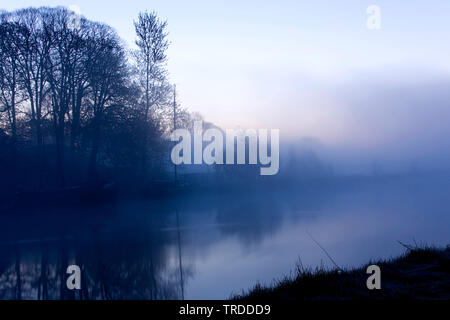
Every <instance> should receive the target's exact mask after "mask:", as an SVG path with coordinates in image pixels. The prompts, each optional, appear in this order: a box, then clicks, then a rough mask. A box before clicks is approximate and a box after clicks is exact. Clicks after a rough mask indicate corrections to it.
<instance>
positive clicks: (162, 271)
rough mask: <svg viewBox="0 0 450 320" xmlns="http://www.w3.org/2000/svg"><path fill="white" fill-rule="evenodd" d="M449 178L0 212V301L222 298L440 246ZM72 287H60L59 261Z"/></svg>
mask: <svg viewBox="0 0 450 320" xmlns="http://www.w3.org/2000/svg"><path fill="white" fill-rule="evenodd" d="M446 181H448V179H444V178H434V179H431V178H426V179H424V178H421V179H419V178H414V179H412V178H409V179H406V180H399V179H397V180H386V181H384V180H382V181H377V182H371V183H362V182H358V181H356V182H355V181H345V183H342V182H333V183H331V182H328V183H326V184H325V183H324V184H316V185H309V186H308V188H306V187H301V186H300V187H297V188H289V190H278V191H273V190H272V191H270V190H265V191H258V192H256V191H255V192H245V193H244V192H240V193H238V192H233V193H231V192H230V193H224V194H220V195H211V194H210V195H190V196H189V197H187V196H185V197H181V196H180V197H178V198H177V199H176V200H175V199H170V200H164V201H163V200H160V201H157V202H155V201H145V202H144V201H135V202H133V201H123V202H118V203H117V204H114V205H110V206H104V207H91V208H85V209H83V210H75V209H73V210H67V208H66V209H59V210H56V209H47V210H45V214H44V213H43V212H40V211H39V210H36V211H35V212H27V213H26V214H18V215H16V217H14V218H11V217H1V218H0V219H1V225H0V232H1V238H0V299H43V300H46V299H184V298H187V299H197V298H227V297H228V296H229V295H230V294H231V293H232V292H238V291H240V290H242V289H247V288H249V287H251V286H252V285H254V284H255V283H256V282H257V281H261V282H266V283H268V282H270V281H271V280H272V279H274V278H277V277H280V276H282V275H283V274H286V273H288V272H289V270H290V268H292V267H293V266H294V263H295V261H296V260H297V258H298V257H300V258H301V259H302V263H303V264H306V265H311V266H314V265H318V264H320V263H323V264H325V265H327V266H331V262H330V261H329V259H328V258H327V257H326V256H325V255H324V254H323V252H322V251H321V250H320V248H319V247H318V246H317V245H316V244H315V243H314V242H313V241H311V238H310V237H309V236H308V233H311V234H312V235H314V238H315V239H317V241H318V242H319V243H320V244H321V245H323V246H324V247H325V248H326V249H327V251H328V252H330V254H331V255H332V256H333V259H335V260H336V262H337V263H338V264H339V265H340V266H342V267H345V266H352V265H358V264H361V263H364V262H366V261H367V260H368V259H370V258H379V257H389V256H391V255H396V254H398V253H400V252H401V250H402V248H401V247H400V246H398V245H397V244H396V240H404V241H406V242H408V241H412V239H413V238H416V239H417V240H422V241H427V242H429V243H432V244H436V245H445V244H447V243H448V240H449V239H448V234H449V232H448V231H450V230H448V226H449V225H450V224H449V215H448V214H447V210H448V208H449V201H450V200H449V199H448V191H449V190H450V188H449V185H448V182H446ZM71 264H77V265H79V266H80V267H81V269H82V285H81V287H82V289H81V290H79V291H69V290H67V289H66V279H67V275H66V268H67V266H68V265H71Z"/></svg>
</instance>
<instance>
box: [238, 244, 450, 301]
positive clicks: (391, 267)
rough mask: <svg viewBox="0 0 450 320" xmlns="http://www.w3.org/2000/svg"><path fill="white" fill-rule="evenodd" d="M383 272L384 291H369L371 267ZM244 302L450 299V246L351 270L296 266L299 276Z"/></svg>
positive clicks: (245, 296)
mask: <svg viewBox="0 0 450 320" xmlns="http://www.w3.org/2000/svg"><path fill="white" fill-rule="evenodd" d="M373 264H375V265H378V266H379V267H380V269H381V289H380V290H368V289H367V286H366V281H367V278H368V277H369V276H370V274H367V273H366V270H367V267H368V266H369V265H373ZM233 299H239V300H240V299H242V300H270V301H276V300H350V299H362V300H372V299H375V300H383V299H450V246H447V248H445V249H441V248H428V247H427V248H418V247H410V246H406V252H405V253H404V254H403V255H402V256H400V257H398V258H395V259H390V260H383V261H373V262H369V263H367V264H366V265H364V266H362V267H360V268H356V269H351V270H338V269H336V270H324V269H316V270H311V269H308V268H304V267H302V266H301V265H298V266H297V270H296V274H295V275H294V276H291V277H286V278H284V279H282V280H279V281H276V282H275V283H274V284H273V285H272V286H261V285H256V286H255V287H254V288H253V289H251V290H250V291H248V292H243V293H242V294H241V295H236V296H234V297H233Z"/></svg>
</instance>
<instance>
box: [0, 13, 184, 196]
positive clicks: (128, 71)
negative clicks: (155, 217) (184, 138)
mask: <svg viewBox="0 0 450 320" xmlns="http://www.w3.org/2000/svg"><path fill="white" fill-rule="evenodd" d="M134 27H135V30H136V38H137V40H136V45H137V49H136V50H128V49H127V48H126V46H125V44H124V42H123V41H122V40H121V39H120V37H119V36H118V35H117V33H116V31H115V30H114V29H113V28H111V27H110V26H108V25H106V24H103V23H98V22H94V21H90V20H88V19H86V18H84V17H78V20H76V21H74V13H73V12H72V11H70V10H68V9H66V8H63V7H57V8H48V7H41V8H27V9H21V10H17V11H13V12H1V13H0V90H1V95H0V166H1V167H0V168H1V169H0V170H2V171H3V173H2V176H3V177H4V179H3V181H2V182H1V183H0V184H1V187H2V189H3V190H2V192H8V191H11V190H17V189H30V190H42V188H67V187H69V186H74V185H80V184H88V185H98V184H99V183H101V182H102V181H104V179H106V178H108V179H116V180H120V179H144V180H145V179H148V178H150V179H157V178H158V177H161V176H162V175H164V174H165V173H166V172H167V167H168V164H167V160H168V159H166V158H167V147H170V145H169V146H168V144H166V143H164V142H165V141H167V137H168V133H169V132H170V131H171V130H172V128H173V126H174V125H175V124H174V123H173V119H175V117H174V115H173V112H174V101H173V93H174V92H173V86H172V85H171V84H170V83H169V81H168V73H167V68H166V61H167V56H166V51H167V48H168V46H169V41H168V33H167V23H166V21H163V20H161V19H160V18H159V17H158V16H157V14H156V13H155V12H142V13H140V14H139V16H138V18H137V19H136V21H135V22H134ZM178 113H179V114H178V115H177V116H176V119H177V121H178V122H186V123H187V122H189V121H190V120H189V119H190V115H189V114H188V113H187V112H186V111H183V110H179V111H178Z"/></svg>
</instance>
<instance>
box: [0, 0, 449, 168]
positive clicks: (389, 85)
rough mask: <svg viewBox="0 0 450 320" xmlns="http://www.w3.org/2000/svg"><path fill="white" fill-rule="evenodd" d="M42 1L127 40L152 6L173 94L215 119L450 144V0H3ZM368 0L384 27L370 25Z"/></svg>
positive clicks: (336, 140) (438, 146) (371, 142)
mask: <svg viewBox="0 0 450 320" xmlns="http://www.w3.org/2000/svg"><path fill="white" fill-rule="evenodd" d="M41 5H42V6H57V5H62V6H70V5H76V6H78V7H79V8H80V11H81V13H82V14H83V15H84V16H85V17H87V18H89V19H92V20H95V21H101V22H105V23H107V24H109V25H111V26H112V27H114V28H115V29H116V30H117V32H118V34H119V35H120V36H121V37H122V38H123V39H124V40H125V41H126V42H127V43H128V45H129V46H130V47H133V46H134V39H135V35H134V27H133V19H136V17H137V14H138V13H139V11H143V10H150V11H151V10H155V11H156V12H157V13H158V14H159V16H160V17H161V18H162V19H165V20H167V22H168V31H169V39H170V42H171V45H170V48H169V51H168V58H169V60H168V70H169V72H170V80H171V81H172V82H173V83H175V84H177V89H178V96H179V99H180V103H181V104H182V105H183V107H185V108H188V109H189V110H190V111H195V112H199V113H201V114H202V115H203V116H204V118H205V120H207V121H210V122H213V123H215V124H217V125H219V126H221V127H223V128H237V127H241V128H255V129H259V128H268V129H269V128H278V129H280V134H281V136H282V137H285V138H286V137H287V138H290V139H293V140H295V139H300V138H301V137H304V136H313V137H317V138H318V139H319V140H320V141H322V142H323V143H324V144H325V145H328V146H332V148H336V149H339V150H341V152H343V150H349V151H348V152H350V153H351V151H352V152H353V154H355V152H356V153H358V152H359V153H360V154H364V155H365V156H366V157H367V158H374V157H377V156H382V155H383V154H386V153H389V154H390V155H391V156H392V157H393V158H394V157H398V158H402V157H403V158H404V159H406V158H408V159H409V160H411V159H413V158H417V157H422V156H424V155H432V156H430V157H429V158H435V157H438V158H439V157H441V158H442V154H443V152H442V150H447V149H449V150H450V148H448V147H450V145H449V144H447V142H446V139H445V138H446V136H448V135H449V134H450V128H449V127H450V125H448V123H450V122H449V121H450V111H449V109H450V106H449V103H448V102H449V101H450V100H449V99H448V98H449V96H448V94H447V91H448V88H449V87H448V84H449V82H450V80H449V79H450V41H448V32H449V30H450V19H449V16H450V2H449V1H446V0H430V1H417V0H409V1H404V0H386V1H385V0H383V1H381V0H378V1H376V0H374V1H364V0H359V1H358V0H351V1H339V2H338V1H331V0H329V1H323V0H317V1H301V0H297V1H283V0H281V1H242V0H240V1H235V0H230V1H226V2H225V1H224V2H218V1H195V0H194V1H170V0H163V1H160V0H156V1H142V0H128V1H101V0H100V1H92V0H89V1H85V0H78V1H77V0H68V1H66V0H56V1H43V0H33V1H25V0H6V1H5V0H0V7H1V8H2V9H6V10H13V9H17V8H23V7H29V6H35V7H36V6H41ZM370 5H376V6H378V8H379V9H380V18H381V19H380V27H381V28H380V29H375V30H374V29H369V28H368V27H367V20H368V18H370V14H368V13H367V8H368V7H369V6H370ZM444 153H445V152H444ZM409 160H408V161H409ZM440 161H444V159H443V158H442V159H440Z"/></svg>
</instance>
